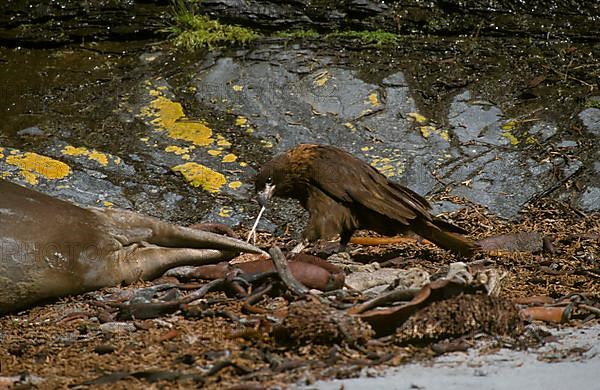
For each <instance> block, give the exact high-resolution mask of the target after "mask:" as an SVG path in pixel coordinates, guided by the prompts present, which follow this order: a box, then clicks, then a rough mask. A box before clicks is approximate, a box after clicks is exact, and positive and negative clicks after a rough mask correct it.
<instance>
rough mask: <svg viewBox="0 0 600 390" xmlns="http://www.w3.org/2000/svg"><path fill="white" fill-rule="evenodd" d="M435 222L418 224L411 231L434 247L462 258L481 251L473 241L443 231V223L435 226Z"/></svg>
mask: <svg viewBox="0 0 600 390" xmlns="http://www.w3.org/2000/svg"><path fill="white" fill-rule="evenodd" d="M436 222H437V221H434V222H433V223H431V222H425V223H423V224H419V226H414V227H413V231H414V232H415V233H417V234H418V235H420V236H421V237H423V238H425V239H427V240H429V241H431V242H433V243H434V244H435V245H437V246H439V247H441V248H444V249H447V250H449V251H452V252H454V253H458V254H459V255H462V256H469V257H470V256H473V255H474V254H475V253H476V252H477V251H479V250H480V249H481V247H480V246H479V244H478V243H476V242H475V241H473V240H471V239H470V238H468V237H465V236H463V235H461V234H458V233H454V232H450V231H448V230H445V229H444V228H445V224H444V223H442V226H437V223H436ZM446 223H447V222H446ZM452 226H454V225H452Z"/></svg>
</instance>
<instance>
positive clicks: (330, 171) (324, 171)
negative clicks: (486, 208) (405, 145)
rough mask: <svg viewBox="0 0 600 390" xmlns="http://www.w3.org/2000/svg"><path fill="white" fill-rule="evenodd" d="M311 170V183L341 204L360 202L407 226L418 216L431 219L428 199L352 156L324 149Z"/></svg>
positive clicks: (314, 160) (315, 157)
mask: <svg viewBox="0 0 600 390" xmlns="http://www.w3.org/2000/svg"><path fill="white" fill-rule="evenodd" d="M312 170H313V172H312V175H311V180H312V184H313V185H315V186H317V187H319V188H320V189H321V190H322V191H323V192H325V193H326V194H328V195H329V196H331V197H332V198H334V199H337V200H339V201H341V202H346V203H359V204H361V205H363V206H364V207H366V208H368V209H371V210H373V211H375V212H378V213H380V214H383V215H386V216H388V217H390V218H393V219H395V220H397V221H399V222H401V223H403V224H405V225H408V224H409V223H410V221H411V220H413V219H415V218H417V217H419V218H426V219H428V220H429V219H431V216H430V214H429V212H428V209H429V208H430V206H429V203H428V202H427V200H425V199H424V198H423V197H422V196H420V195H419V194H417V193H415V192H414V191H412V190H410V189H408V188H406V187H403V186H401V185H399V184H396V183H393V182H391V181H389V180H388V179H387V178H386V177H385V176H384V175H383V174H381V173H380V172H379V171H377V170H376V169H375V168H373V167H372V166H370V165H369V164H367V163H366V162H364V161H362V160H360V159H358V158H356V157H354V156H352V155H351V154H349V153H346V152H344V151H340V150H338V149H334V148H323V150H322V151H321V152H320V153H318V154H316V155H314V157H313V161H312Z"/></svg>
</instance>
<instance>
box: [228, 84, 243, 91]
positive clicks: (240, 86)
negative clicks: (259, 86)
mask: <svg viewBox="0 0 600 390" xmlns="http://www.w3.org/2000/svg"><path fill="white" fill-rule="evenodd" d="M231 88H233V90H234V91H236V92H241V91H242V90H243V89H244V87H243V86H242V85H234V86H232V87H231Z"/></svg>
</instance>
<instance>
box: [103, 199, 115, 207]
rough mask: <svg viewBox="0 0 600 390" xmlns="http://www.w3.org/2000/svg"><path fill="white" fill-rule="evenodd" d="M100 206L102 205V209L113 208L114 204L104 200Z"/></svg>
mask: <svg viewBox="0 0 600 390" xmlns="http://www.w3.org/2000/svg"><path fill="white" fill-rule="evenodd" d="M102 205H103V206H104V207H113V206H114V203H113V202H111V201H108V200H105V201H103V202H102Z"/></svg>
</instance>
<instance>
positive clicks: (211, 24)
mask: <svg viewBox="0 0 600 390" xmlns="http://www.w3.org/2000/svg"><path fill="white" fill-rule="evenodd" d="M172 13H173V15H172V20H173V24H172V25H171V26H170V27H169V28H168V29H167V31H169V32H170V33H171V34H172V37H173V40H174V43H175V46H177V47H182V48H184V49H186V50H189V51H194V50H197V49H199V48H204V47H207V48H209V49H214V48H215V47H219V46H222V45H234V44H244V43H247V42H250V41H252V40H254V39H256V38H258V37H260V36H261V35H260V34H259V33H258V32H256V31H254V30H252V29H249V28H246V27H240V26H234V25H227V24H222V23H220V22H219V21H218V20H213V19H210V18H209V17H208V16H205V15H198V14H196V13H195V12H194V11H193V10H192V9H190V8H188V7H187V6H186V4H185V3H184V1H183V0H174V1H173V12H172Z"/></svg>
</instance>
